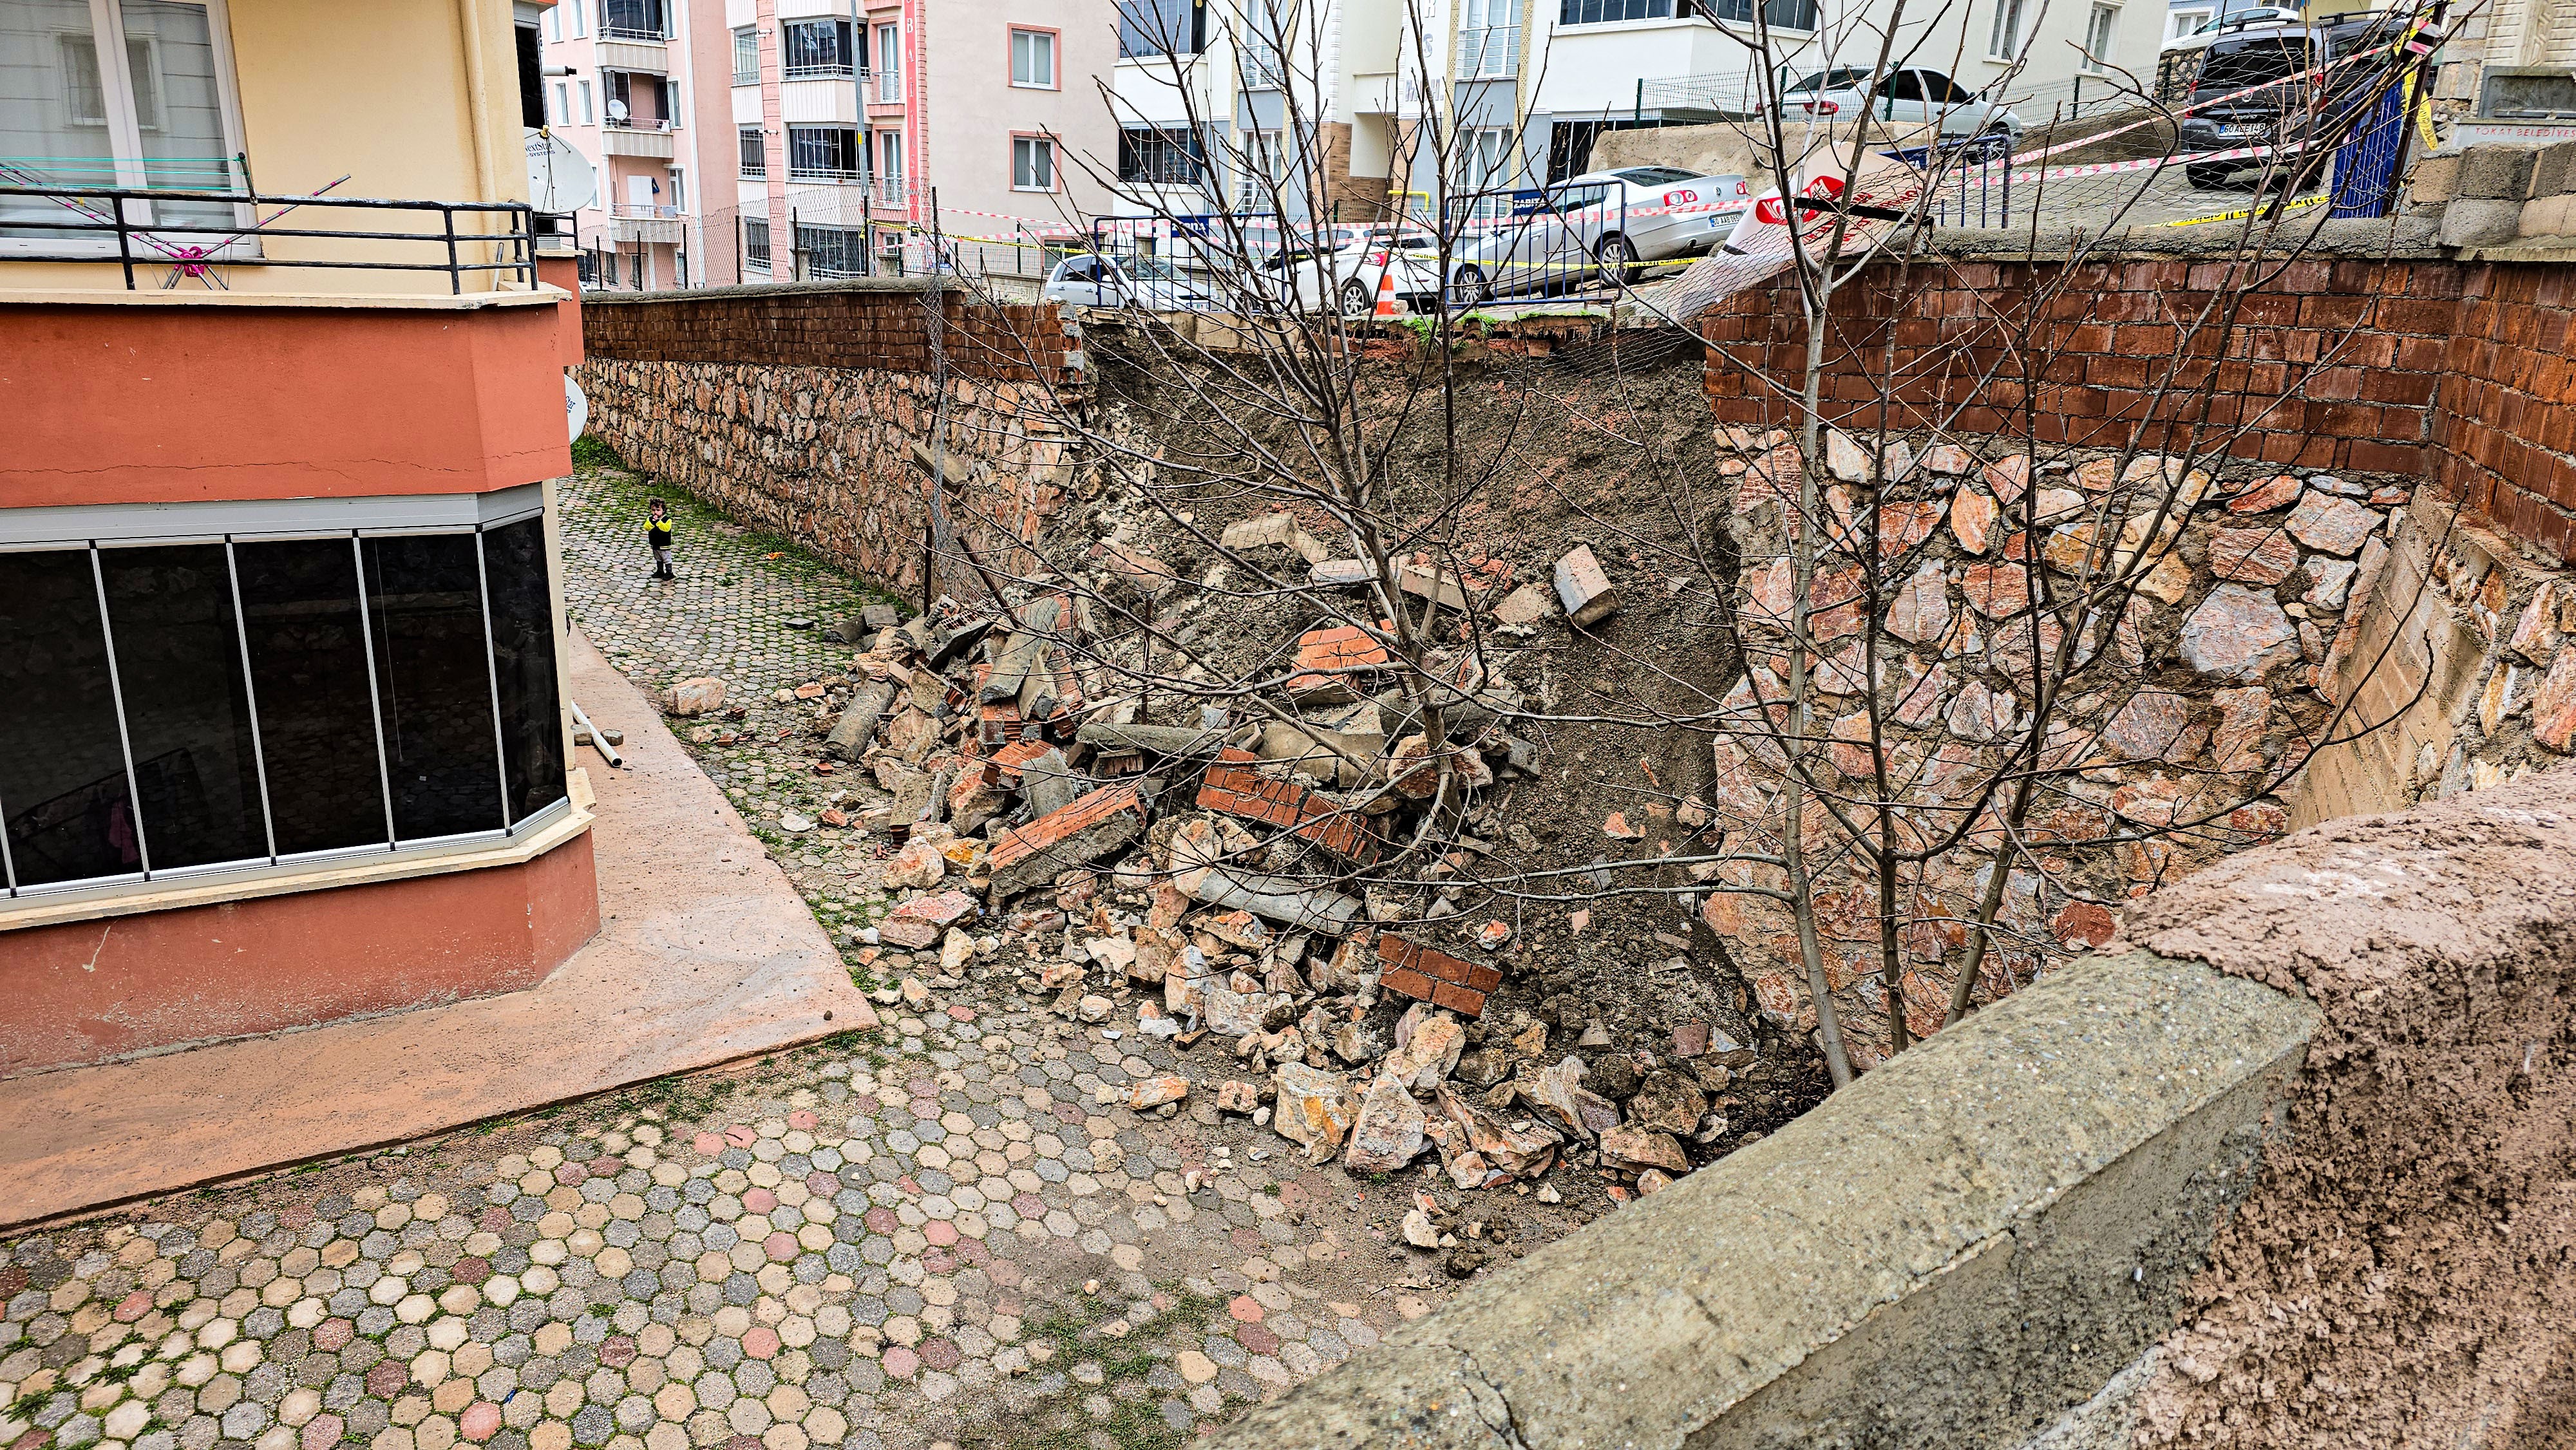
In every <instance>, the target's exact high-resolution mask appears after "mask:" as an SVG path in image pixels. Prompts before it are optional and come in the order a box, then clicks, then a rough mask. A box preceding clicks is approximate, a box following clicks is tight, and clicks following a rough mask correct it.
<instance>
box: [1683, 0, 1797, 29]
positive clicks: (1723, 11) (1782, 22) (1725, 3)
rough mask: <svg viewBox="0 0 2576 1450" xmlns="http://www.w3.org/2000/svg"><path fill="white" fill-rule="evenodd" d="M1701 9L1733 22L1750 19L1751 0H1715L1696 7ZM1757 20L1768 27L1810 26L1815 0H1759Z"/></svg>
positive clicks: (1741, 22)
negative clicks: (1759, 15)
mask: <svg viewBox="0 0 2576 1450" xmlns="http://www.w3.org/2000/svg"><path fill="white" fill-rule="evenodd" d="M1699 8H1700V9H1701V10H1702V11H1703V12H1704V13H1706V14H1708V15H1711V16H1714V17H1715V18H1716V19H1718V20H1721V21H1724V22H1727V23H1729V24H1734V25H1751V24H1753V23H1754V14H1755V6H1754V3H1753V0H1715V3H1714V4H1709V5H1704V6H1701V7H1699ZM1760 13H1761V20H1762V24H1763V26H1764V27H1765V28H1767V29H1771V30H1813V29H1815V28H1816V0H1762V4H1761V7H1760Z"/></svg>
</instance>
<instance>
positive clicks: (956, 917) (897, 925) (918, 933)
mask: <svg viewBox="0 0 2576 1450" xmlns="http://www.w3.org/2000/svg"><path fill="white" fill-rule="evenodd" d="M974 915H975V898H973V897H971V896H969V895H967V894H966V893H965V892H963V891H942V892H938V893H936V894H934V895H930V896H916V897H914V898H913V899H912V900H910V901H907V902H905V903H904V904H903V905H901V906H898V907H896V908H895V909H894V910H893V911H891V912H888V913H887V914H886V918H885V920H883V921H881V922H879V923H878V924H877V937H878V939H879V940H881V941H884V942H888V943H890V944H892V945H894V946H899V947H908V948H910V949H912V950H913V951H917V952H918V951H926V950H928V949H929V948H931V947H934V946H937V945H938V944H939V938H940V937H941V935H943V934H944V933H945V932H946V931H947V930H948V928H950V927H952V926H955V925H956V924H957V923H959V922H961V921H965V920H968V919H969V918H971V917H973V916H974Z"/></svg>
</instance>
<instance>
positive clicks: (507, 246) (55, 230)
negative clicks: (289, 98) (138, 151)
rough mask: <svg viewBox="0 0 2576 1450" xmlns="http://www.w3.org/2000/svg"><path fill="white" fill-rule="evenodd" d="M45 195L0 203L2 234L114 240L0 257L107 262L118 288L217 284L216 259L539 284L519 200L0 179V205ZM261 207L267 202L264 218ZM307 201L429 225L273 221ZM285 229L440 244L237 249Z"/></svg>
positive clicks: (527, 210)
mask: <svg viewBox="0 0 2576 1450" xmlns="http://www.w3.org/2000/svg"><path fill="white" fill-rule="evenodd" d="M21 197H23V198H27V199H30V200H33V201H38V202H47V201H49V202H52V203H54V204H55V205H56V206H58V207H59V208H61V210H62V215H61V216H59V217H56V216H53V215H40V216H33V217H30V216H25V215H14V214H11V213H12V212H14V211H16V209H15V208H9V209H8V210H7V211H0V242H6V241H10V240H13V239H16V240H20V241H29V240H32V241H35V242H39V243H41V242H46V241H56V240H66V238H64V237H63V236H62V234H64V233H71V234H73V235H74V236H77V237H82V238H95V239H97V240H99V241H101V242H111V241H112V243H113V248H112V249H107V248H102V249H99V250H80V249H67V250H62V251H44V250H37V249H30V250H27V251H9V252H5V253H0V262H89V263H112V264H114V265H116V266H119V267H121V268H123V269H124V273H125V288H126V290H127V291H129V292H131V291H134V290H136V286H135V280H134V272H135V268H137V267H146V268H149V267H159V266H166V267H169V268H171V269H172V270H171V273H170V277H169V279H168V280H167V281H165V282H164V283H162V286H163V287H164V288H168V287H174V286H177V285H178V283H179V281H180V279H182V278H184V277H197V278H200V279H202V280H205V281H206V282H207V283H208V284H209V285H210V286H220V285H221V283H222V279H221V278H219V277H216V276H214V275H213V273H212V272H211V270H210V269H211V268H214V267H217V266H256V267H316V268H328V269H334V270H344V271H357V272H432V273H445V274H446V276H447V280H448V290H449V291H450V292H452V293H458V294H462V293H463V292H464V290H465V278H466V276H467V274H469V273H476V272H494V273H503V274H507V275H508V276H509V277H511V278H514V279H516V280H519V281H522V282H525V283H526V284H527V285H528V286H530V287H534V286H536V285H537V263H536V212H535V210H534V209H533V208H531V207H530V206H529V205H528V204H527V203H526V202H523V201H391V200H385V199H381V198H374V197H354V196H262V195H258V194H256V193H253V192H248V191H173V190H159V189H152V188H146V187H125V186H0V206H5V204H6V203H7V202H8V201H9V200H10V199H13V198H21ZM155 203H195V204H214V205H220V206H225V207H228V208H235V209H238V208H243V207H247V208H249V209H250V212H251V219H250V220H248V221H243V220H240V219H239V218H238V216H236V218H235V219H234V220H230V221H226V222H222V223H218V224H213V225H190V224H187V223H184V222H175V221H161V220H155V219H153V218H152V216H151V214H150V212H149V208H150V207H152V206H153V205H154V204H155ZM263 207H273V208H275V210H274V211H272V212H271V213H270V214H269V215H267V216H266V217H261V216H260V215H259V212H260V209H261V208H263ZM305 207H321V208H337V209H340V210H344V211H355V212H365V213H375V212H409V213H434V214H435V215H436V216H437V218H438V230H436V231H412V232H390V231H356V230H348V229H342V228H333V227H289V226H280V225H278V224H277V223H278V222H279V221H280V220H281V219H282V218H284V217H285V216H286V215H287V213H289V212H292V211H295V210H298V209H300V208H305ZM459 216H468V217H472V216H498V217H501V218H502V219H503V220H504V221H505V223H506V225H507V230H504V231H499V232H472V231H458V230H457V228H456V222H457V218H458V217H459ZM289 238H294V239H302V240H313V241H331V242H400V243H410V244H414V245H422V246H430V247H435V248H438V249H439V250H440V252H441V253H443V256H442V258H441V259H440V260H434V261H423V262H395V261H357V260H345V261H342V260H318V259H312V258H302V257H273V256H269V255H266V254H265V252H264V251H263V252H260V253H251V252H245V251H240V250H236V248H237V247H238V246H239V244H241V243H244V242H248V241H253V240H256V241H281V240H286V239H289ZM480 246H489V247H492V248H494V249H495V250H494V260H492V261H488V262H478V261H473V260H471V259H470V258H469V256H468V253H467V251H466V250H465V249H467V248H472V247H480Z"/></svg>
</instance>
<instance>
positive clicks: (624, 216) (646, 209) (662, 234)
mask: <svg viewBox="0 0 2576 1450" xmlns="http://www.w3.org/2000/svg"><path fill="white" fill-rule="evenodd" d="M608 220H609V230H610V233H611V234H612V235H613V236H615V237H616V239H617V240H618V241H620V242H646V243H659V244H664V245H673V246H676V245H678V244H679V243H681V242H683V241H685V240H687V237H686V235H685V232H684V229H685V228H686V227H687V225H688V218H687V216H686V214H685V213H683V212H682V211H681V210H680V208H678V207H676V206H638V205H636V204H634V203H632V202H620V203H618V204H617V205H616V206H615V207H613V208H611V209H610V210H609V214H608Z"/></svg>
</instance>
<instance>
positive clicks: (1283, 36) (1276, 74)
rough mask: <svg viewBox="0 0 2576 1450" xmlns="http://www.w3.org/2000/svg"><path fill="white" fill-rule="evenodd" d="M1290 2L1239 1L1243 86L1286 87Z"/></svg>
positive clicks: (1254, 87) (1290, 31) (1275, 88)
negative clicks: (1240, 9) (1241, 22)
mask: <svg viewBox="0 0 2576 1450" xmlns="http://www.w3.org/2000/svg"><path fill="white" fill-rule="evenodd" d="M1293 3H1294V0H1243V44H1242V51H1243V54H1242V63H1243V83H1244V84H1245V85H1246V86H1249V87H1251V88H1252V89H1254V90H1274V91H1275V90H1278V89H1280V88H1281V87H1283V86H1285V85H1287V84H1288V41H1289V38H1290V36H1291V35H1292V34H1293V29H1292V27H1291V25H1290V23H1289V18H1288V8H1289V6H1290V5H1292V4H1293Z"/></svg>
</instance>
